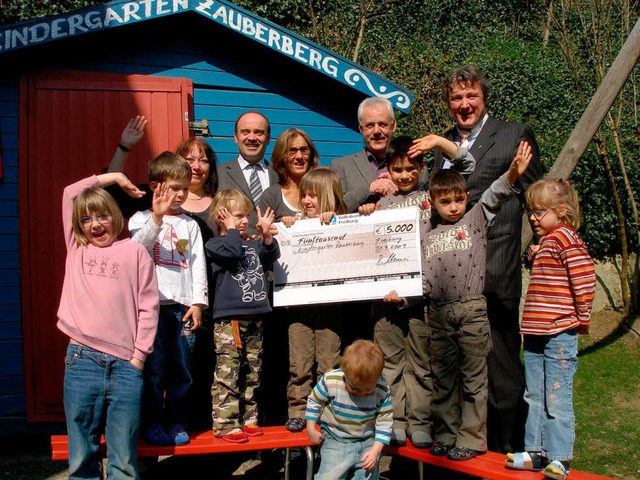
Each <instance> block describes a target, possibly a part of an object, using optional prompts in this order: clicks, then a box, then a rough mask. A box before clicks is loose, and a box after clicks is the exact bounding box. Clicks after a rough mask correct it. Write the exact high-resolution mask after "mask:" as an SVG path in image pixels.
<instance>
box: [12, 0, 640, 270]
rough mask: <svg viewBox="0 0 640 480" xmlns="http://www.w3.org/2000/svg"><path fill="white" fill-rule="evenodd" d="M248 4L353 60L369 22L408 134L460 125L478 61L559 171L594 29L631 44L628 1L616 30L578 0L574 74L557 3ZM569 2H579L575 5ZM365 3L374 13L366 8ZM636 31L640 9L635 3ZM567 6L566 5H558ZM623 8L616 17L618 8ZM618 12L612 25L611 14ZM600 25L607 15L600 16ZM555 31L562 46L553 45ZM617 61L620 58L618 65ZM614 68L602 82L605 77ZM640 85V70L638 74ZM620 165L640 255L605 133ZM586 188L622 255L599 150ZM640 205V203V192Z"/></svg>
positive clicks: (589, 232) (596, 218) (366, 53)
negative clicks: (553, 19) (469, 77)
mask: <svg viewBox="0 0 640 480" xmlns="http://www.w3.org/2000/svg"><path fill="white" fill-rule="evenodd" d="M99 3H105V2H96V1H90V0H75V1H74V0H60V1H53V0H51V1H50V0H41V1H38V2H34V1H26V0H8V1H7V0H4V1H3V7H2V10H1V15H0V22H4V23H8V22H16V21H22V20H25V19H27V18H30V17H34V16H41V15H52V14H57V13H62V12H65V11H68V10H72V9H78V8H83V7H86V6H89V5H95V4H99ZM235 3H236V4H237V5H238V6H240V7H242V8H245V9H247V10H249V11H252V12H255V13H256V14H258V15H260V16H263V17H265V18H267V19H269V20H271V21H273V22H275V23H277V24H279V25H281V26H283V27H285V28H288V29H290V30H292V31H294V32H296V33H298V34H300V35H302V36H304V37H306V38H308V39H310V40H312V41H314V42H317V43H319V44H320V45H323V46H324V47H326V48H329V49H331V50H333V51H335V52H337V53H339V54H341V55H343V56H345V57H347V58H352V56H353V54H354V49H355V48H356V43H357V39H358V34H359V27H360V19H361V18H362V16H363V15H364V18H365V28H364V36H363V41H362V46H361V50H360V51H359V55H358V62H359V63H360V64H362V65H363V66H365V67H367V68H369V69H371V70H373V71H375V72H377V73H380V74H382V75H384V76H386V77H387V78H389V79H391V80H392V81H394V82H396V83H399V84H401V85H403V86H404V87H406V88H409V89H410V90H412V91H413V92H414V94H415V102H414V105H413V107H412V110H411V113H410V114H408V115H399V118H398V122H399V130H398V133H404V134H409V135H413V136H422V135H425V134H427V133H439V132H444V131H445V130H446V129H448V128H449V127H450V126H451V124H452V122H451V118H450V115H449V113H448V111H447V108H446V105H445V104H444V102H443V101H442V99H441V95H440V85H441V82H442V80H443V78H444V76H445V75H446V73H447V72H448V71H449V70H451V69H452V68H455V67H457V66H459V65H462V64H466V63H472V64H475V65H478V66H479V67H480V68H481V70H482V71H483V73H484V74H485V76H486V77H487V78H488V79H489V80H490V81H491V86H492V93H491V97H490V99H489V111H490V112H491V113H492V114H493V115H495V116H496V117H498V118H502V119H505V120H511V121H516V122H521V123H525V124H527V125H529V126H530V127H531V128H532V129H533V130H534V132H535V134H536V138H537V139H538V143H539V145H540V151H541V155H542V160H543V163H544V164H545V166H546V168H547V169H549V168H550V167H551V165H552V164H553V162H554V161H555V159H556V157H557V156H558V154H559V153H560V151H561V150H562V148H563V146H564V144H565V142H566V141H567V139H568V138H569V136H570V134H571V132H572V130H573V128H574V126H575V124H576V123H577V121H578V119H579V118H580V116H581V114H582V112H583V111H584V108H585V106H586V103H587V102H588V101H589V99H590V97H591V96H592V95H593V93H594V92H595V89H596V87H597V85H598V84H599V81H600V79H598V78H596V77H597V76H596V74H595V73H594V65H595V64H596V61H597V59H598V55H605V54H607V52H606V51H604V49H603V48H601V46H599V45H597V44H594V40H593V38H592V37H593V32H592V29H593V28H596V27H597V28H601V29H603V31H604V32H605V33H606V34H607V36H608V37H607V38H609V37H611V38H613V39H614V40H615V41H614V42H613V47H612V49H613V50H614V51H613V52H609V53H608V54H610V55H612V56H615V54H616V53H617V51H618V50H619V48H620V46H621V45H622V41H623V37H622V35H621V33H620V31H619V30H620V24H621V23H622V22H623V21H624V20H625V19H624V17H622V16H621V15H619V14H617V13H616V12H618V11H621V10H620V3H621V0H612V1H611V2H603V3H602V4H601V6H599V7H597V8H600V9H605V8H608V9H618V10H611V11H609V10H607V11H606V12H605V11H604V10H603V11H602V12H598V13H599V14H601V15H600V16H601V17H603V18H604V14H605V13H607V14H608V15H609V17H610V18H613V19H614V20H613V21H612V22H610V23H611V24H604V22H603V24H602V25H597V24H588V23H586V24H585V23H584V21H583V20H581V18H580V15H579V12H581V13H583V14H584V12H585V11H588V9H589V8H596V7H595V6H594V5H596V6H597V5H598V2H586V3H585V2H578V1H576V2H574V3H575V7H576V8H575V9H574V10H569V11H568V12H567V15H566V16H565V17H564V25H565V26H566V28H567V29H568V31H570V32H571V35H570V37H569V38H570V39H571V41H572V42H574V45H573V47H572V51H573V53H574V56H573V64H574V65H579V68H578V69H577V71H578V72H579V76H578V78H577V79H574V76H573V72H574V71H575V69H572V68H571V67H572V61H571V60H569V58H568V57H566V56H564V55H563V52H562V50H561V49H560V48H559V44H558V40H559V39H560V37H559V31H558V29H557V26H558V25H554V24H553V23H551V24H550V26H551V31H550V32H546V26H547V23H548V18H547V14H548V11H547V8H548V3H549V2H548V1H547V0H498V1H496V0H475V1H472V2H459V1H454V0H379V1H377V2H371V1H365V2H362V3H361V1H360V0H237V1H236V2H235ZM565 3H566V4H570V3H571V1H570V0H567V2H565ZM363 5H364V8H365V10H364V11H362V10H361V8H363V7H362V6H363ZM602 5H604V6H602ZM631 5H632V8H635V10H633V11H632V15H635V16H634V17H633V18H631V19H630V21H631V24H633V22H634V21H635V20H636V19H637V16H638V13H639V11H638V10H639V9H640V4H638V2H632V4H631ZM556 11H557V7H556ZM612 12H613V13H612ZM609 17H607V18H609ZM598 18H600V17H598ZM545 33H550V41H549V42H548V43H546V44H545V43H543V39H544V37H545ZM609 63H610V62H609ZM603 73H604V72H602V73H601V74H600V75H602V74H603ZM633 75H635V79H636V80H637V77H638V71H637V69H636V71H635V72H634V74H633ZM633 94H634V87H633V85H632V84H631V82H628V84H627V85H626V86H625V91H624V98H625V103H624V104H623V107H622V108H623V109H624V115H623V116H622V122H621V125H620V130H619V131H620V141H621V144H622V148H623V151H624V153H625V158H626V161H627V171H628V174H629V176H630V178H631V184H632V185H633V186H634V188H635V189H636V190H635V193H636V195H638V193H640V192H639V191H638V186H639V185H640V165H639V164H638V162H639V155H638V147H639V139H640V134H639V130H638V127H637V125H636V124H635V123H634V119H635V118H637V113H635V111H636V110H637V109H638V105H637V100H636V99H635V98H634V97H633ZM602 139H603V140H604V142H605V144H606V147H607V151H608V154H609V156H610V158H611V159H612V164H613V168H614V174H615V176H616V182H617V185H618V189H619V191H620V192H621V195H622V197H623V203H624V205H623V208H624V212H625V215H626V219H627V220H626V221H627V229H628V238H629V240H630V242H631V244H630V248H631V250H632V251H633V250H635V251H637V248H638V246H637V245H636V243H635V242H636V238H637V237H636V236H635V235H634V232H635V229H636V228H637V226H635V225H633V222H632V221H631V218H632V216H631V211H630V203H629V199H628V198H627V196H626V192H625V191H624V186H623V183H622V176H621V170H620V166H619V165H618V164H617V163H616V161H615V158H616V152H615V149H614V148H615V143H614V142H613V138H612V137H611V135H610V133H608V132H607V131H606V129H603V130H602ZM570 180H571V182H572V183H573V184H574V185H575V186H576V188H577V189H578V191H579V193H580V196H581V201H582V205H581V206H582V209H583V213H584V215H583V216H584V222H583V227H582V229H581V232H580V233H581V235H582V237H583V238H584V240H585V242H586V243H587V245H588V247H589V249H590V252H591V253H592V254H593V256H594V257H596V258H599V259H603V258H605V257H610V256H612V255H615V254H617V253H619V252H620V233H619V227H618V221H617V218H616V215H615V210H614V204H613V195H612V193H611V189H610V186H609V184H608V183H607V179H606V176H605V170H604V166H603V163H602V161H601V159H600V157H599V156H598V154H597V152H596V150H595V148H593V147H592V146H591V147H590V148H588V149H587V151H586V152H585V154H584V155H583V158H582V160H581V161H580V162H579V164H578V167H577V168H576V170H575V171H574V173H573V174H572V176H571V179H570ZM636 198H637V197H636Z"/></svg>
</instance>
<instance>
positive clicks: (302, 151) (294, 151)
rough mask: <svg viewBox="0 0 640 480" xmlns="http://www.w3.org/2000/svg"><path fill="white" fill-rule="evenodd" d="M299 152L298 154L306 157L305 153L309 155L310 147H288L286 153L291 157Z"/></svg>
mask: <svg viewBox="0 0 640 480" xmlns="http://www.w3.org/2000/svg"><path fill="white" fill-rule="evenodd" d="M298 152H300V154H301V155H302V156H303V157H306V156H307V155H309V154H310V153H311V149H310V148H309V147H300V148H296V147H291V148H290V149H289V151H288V152H287V154H288V155H289V157H291V158H293V157H295V156H296V154H297V153H298Z"/></svg>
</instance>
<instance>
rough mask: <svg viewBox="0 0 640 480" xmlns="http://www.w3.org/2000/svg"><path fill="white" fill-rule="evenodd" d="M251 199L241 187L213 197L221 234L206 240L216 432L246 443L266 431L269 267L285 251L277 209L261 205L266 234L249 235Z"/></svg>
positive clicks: (262, 227)
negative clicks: (261, 407)
mask: <svg viewBox="0 0 640 480" xmlns="http://www.w3.org/2000/svg"><path fill="white" fill-rule="evenodd" d="M252 208H253V205H252V203H251V200H249V198H248V197H246V196H245V195H244V194H243V193H242V192H240V191H238V190H222V191H220V192H218V193H217V194H216V195H215V197H214V198H213V202H212V204H211V209H210V212H211V213H210V215H211V219H212V220H214V221H215V223H216V225H217V227H218V232H219V236H217V237H214V238H212V239H210V240H209V241H208V242H207V244H206V250H207V255H208V256H209V260H211V261H212V267H213V284H214V288H215V294H214V303H213V319H214V322H215V324H214V335H213V338H214V343H215V350H216V369H215V373H214V378H213V385H212V387H211V396H212V401H213V413H212V417H213V433H214V435H215V436H216V437H221V438H222V439H224V440H226V441H229V442H233V443H245V442H248V441H249V437H250V436H257V435H262V429H261V428H260V427H259V426H258V409H257V405H256V399H255V390H256V388H257V387H258V386H259V385H260V369H261V366H262V331H263V326H262V322H263V320H262V318H263V316H264V315H265V314H267V313H270V312H271V305H270V303H269V296H268V294H267V284H266V281H265V275H264V270H266V269H267V268H269V267H270V266H271V265H272V264H273V262H275V261H276V260H277V259H278V257H279V256H280V250H279V247H278V243H277V242H276V240H275V239H274V238H273V236H272V235H271V233H270V231H269V228H270V227H271V224H272V223H273V220H274V213H273V211H272V210H271V209H270V208H267V209H266V211H265V212H264V215H262V214H261V212H260V209H258V211H257V213H258V223H257V225H256V226H257V228H258V231H259V232H260V234H261V235H262V238H255V239H251V240H247V239H245V237H244V234H245V231H246V228H247V225H248V222H249V220H248V215H249V212H250V211H251V210H252Z"/></svg>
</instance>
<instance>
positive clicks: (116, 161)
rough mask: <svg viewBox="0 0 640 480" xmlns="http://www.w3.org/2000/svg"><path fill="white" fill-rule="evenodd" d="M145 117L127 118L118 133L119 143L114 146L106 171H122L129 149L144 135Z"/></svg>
mask: <svg viewBox="0 0 640 480" xmlns="http://www.w3.org/2000/svg"><path fill="white" fill-rule="evenodd" d="M147 123H148V121H147V119H146V118H145V117H143V116H142V115H138V116H136V117H135V118H132V119H131V120H129V123H127V126H126V127H124V130H123V131H122V133H121V134H120V143H119V144H118V146H117V147H116V151H115V153H114V154H113V158H112V159H111V163H110V164H109V167H108V168H107V172H122V171H124V166H125V164H126V163H127V159H128V158H129V150H131V149H132V148H133V147H134V146H135V145H136V144H137V143H138V142H139V141H140V139H142V137H143V136H144V128H145V127H146V126H147Z"/></svg>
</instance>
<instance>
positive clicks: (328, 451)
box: [313, 430, 379, 480]
mask: <svg viewBox="0 0 640 480" xmlns="http://www.w3.org/2000/svg"><path fill="white" fill-rule="evenodd" d="M323 434H324V441H323V442H322V446H321V447H320V468H319V469H318V473H316V474H315V476H314V477H313V478H314V480H346V478H347V475H348V474H349V472H351V471H353V476H350V477H349V478H351V479H353V480H377V479H378V464H376V466H375V468H374V469H373V470H365V469H364V468H362V455H364V453H365V452H366V451H368V450H371V448H372V447H373V442H374V438H373V437H371V438H368V439H366V440H361V441H355V442H348V441H344V442H343V441H340V440H336V439H335V438H334V437H332V436H331V435H330V434H329V433H327V431H326V430H325V431H323ZM378 460H379V459H378Z"/></svg>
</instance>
